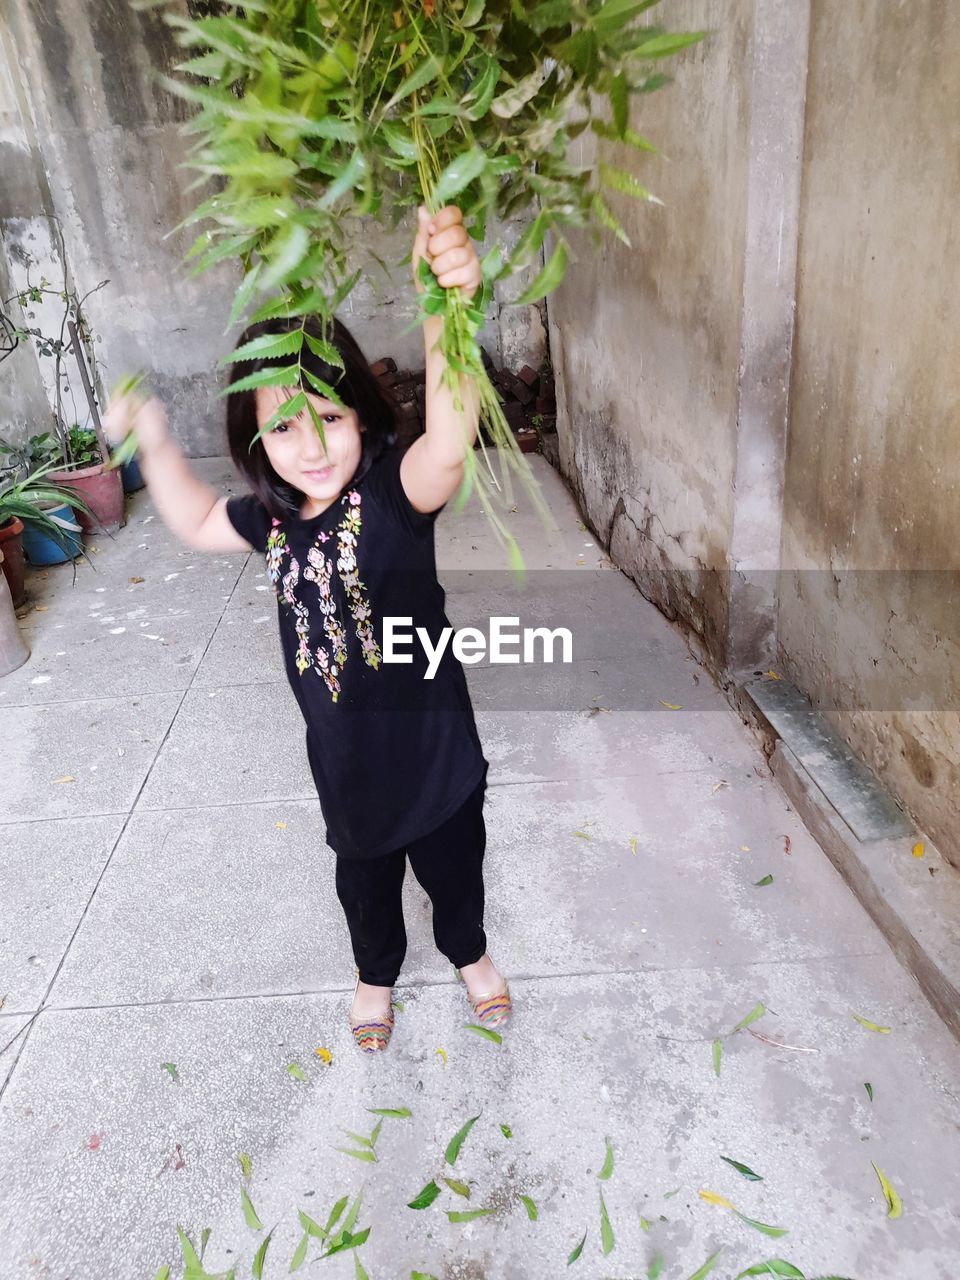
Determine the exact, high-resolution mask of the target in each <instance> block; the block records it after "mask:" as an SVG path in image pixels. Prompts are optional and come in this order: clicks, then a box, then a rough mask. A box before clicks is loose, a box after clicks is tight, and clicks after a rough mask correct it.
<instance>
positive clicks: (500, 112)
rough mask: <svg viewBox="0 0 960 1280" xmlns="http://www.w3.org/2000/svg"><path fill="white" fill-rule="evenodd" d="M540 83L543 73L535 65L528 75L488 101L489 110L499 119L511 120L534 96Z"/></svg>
mask: <svg viewBox="0 0 960 1280" xmlns="http://www.w3.org/2000/svg"><path fill="white" fill-rule="evenodd" d="M542 83H543V74H542V72H541V69H540V67H537V68H536V69H535V70H534V71H531V72H530V74H529V75H526V76H524V77H523V79H522V80H518V81H517V83H516V84H515V85H512V86H511V88H509V89H507V91H506V92H505V93H501V94H500V96H499V97H497V98H494V100H493V101H492V102H491V103H490V110H491V111H492V112H493V114H494V115H495V116H499V117H500V119H501V120H511V119H512V118H513V117H514V116H515V115H518V114H519V112H521V111H522V110H523V108H524V107H525V106H526V105H527V103H528V102H529V101H530V100H531V99H532V98H535V97H536V95H537V91H538V90H539V88H540V86H541V84H542Z"/></svg>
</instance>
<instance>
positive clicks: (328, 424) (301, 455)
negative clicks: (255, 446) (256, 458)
mask: <svg viewBox="0 0 960 1280" xmlns="http://www.w3.org/2000/svg"><path fill="white" fill-rule="evenodd" d="M291 394H292V393H291V391H290V390H289V389H288V388H284V387H259V388H258V389H257V392H256V407H257V426H258V427H259V428H262V427H263V424H264V423H265V422H267V421H268V420H269V418H270V415H271V414H272V413H274V412H275V411H276V409H277V408H278V406H279V405H281V404H283V402H284V401H285V400H287V399H288V398H289V396H290V395H291ZM306 395H307V396H308V398H309V400H310V403H311V404H312V405H313V408H314V411H315V412H316V415H317V418H318V419H319V421H320V424H321V426H322V427H323V434H324V440H325V442H326V449H324V446H323V444H322V443H321V441H320V437H319V435H318V434H317V429H316V427H315V426H314V423H313V418H312V417H311V416H310V412H309V410H308V409H306V408H304V409H303V410H302V411H301V412H300V413H299V414H297V416H296V417H295V418H289V419H288V420H287V421H286V422H281V423H280V424H279V425H278V426H276V427H274V428H273V430H272V431H268V432H267V434H266V435H265V436H262V437H261V439H262V441H263V447H264V451H265V452H266V455H267V458H268V459H269V461H270V465H271V466H272V467H273V469H274V471H275V472H276V473H277V475H278V476H279V477H280V478H281V480H286V481H287V483H288V484H290V485H292V486H293V488H295V489H299V491H300V492H301V493H302V494H303V495H304V498H305V499H306V501H305V502H304V504H303V509H302V511H301V515H302V517H303V518H304V519H305V520H309V519H311V518H312V517H313V516H318V515H320V514H321V513H322V512H323V511H325V510H326V509H327V507H329V506H330V505H331V504H332V503H333V502H335V501H336V499H337V498H338V497H339V496H340V494H341V493H342V492H343V490H344V489H345V488H346V486H347V485H348V484H349V483H350V481H351V480H352V479H353V477H354V475H355V474H356V472H357V468H358V467H359V465H360V456H361V452H362V440H361V434H360V433H361V431H362V430H363V428H362V427H361V425H360V421H359V418H358V417H357V412H356V410H355V409H349V408H340V406H339V405H335V404H333V403H332V402H331V401H329V400H324V399H323V397H322V396H318V395H313V394H311V393H310V392H307V393H306Z"/></svg>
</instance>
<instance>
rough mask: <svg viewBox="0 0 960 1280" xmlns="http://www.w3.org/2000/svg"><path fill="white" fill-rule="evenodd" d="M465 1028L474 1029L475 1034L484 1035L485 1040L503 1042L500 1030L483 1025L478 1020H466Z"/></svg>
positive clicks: (467, 1029)
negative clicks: (493, 1029) (492, 1029)
mask: <svg viewBox="0 0 960 1280" xmlns="http://www.w3.org/2000/svg"><path fill="white" fill-rule="evenodd" d="M463 1026H464V1030H466V1031H472V1032H473V1033H474V1035H478V1036H482V1037H483V1038H484V1040H490V1041H492V1042H493V1043H494V1044H503V1036H502V1035H501V1034H500V1032H499V1031H491V1030H490V1028H489V1027H481V1026H479V1025H478V1024H477V1023H476V1022H465V1023H464V1024H463Z"/></svg>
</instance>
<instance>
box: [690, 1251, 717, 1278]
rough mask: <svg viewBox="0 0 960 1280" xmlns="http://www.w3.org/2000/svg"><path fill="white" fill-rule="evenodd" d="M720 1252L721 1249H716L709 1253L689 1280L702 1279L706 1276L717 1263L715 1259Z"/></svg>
mask: <svg viewBox="0 0 960 1280" xmlns="http://www.w3.org/2000/svg"><path fill="white" fill-rule="evenodd" d="M721 1252H722V1250H721V1249H718V1250H717V1251H716V1253H711V1255H710V1257H709V1258H708V1259H707V1260H706V1262H704V1263H703V1265H702V1266H700V1267H698V1268H697V1270H696V1271H695V1272H694V1273H693V1275H692V1276H690V1277H689V1280H704V1277H705V1276H708V1275H709V1274H710V1272H711V1271H712V1270H713V1268H714V1267H715V1266H716V1265H717V1259H718V1258H719V1257H720V1254H721Z"/></svg>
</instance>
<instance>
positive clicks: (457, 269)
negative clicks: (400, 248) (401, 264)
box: [410, 204, 481, 301]
mask: <svg viewBox="0 0 960 1280" xmlns="http://www.w3.org/2000/svg"><path fill="white" fill-rule="evenodd" d="M421 258H426V260H427V262H428V264H429V266H430V269H431V270H432V271H433V274H434V275H435V276H436V277H437V283H438V284H440V285H442V286H443V288H444V289H452V288H454V287H455V286H457V285H459V286H460V293H461V296H462V297H463V298H464V299H465V300H466V301H469V300H470V299H471V298H472V297H473V295H474V294H475V293H476V291H477V289H478V288H479V287H480V279H481V276H480V259H479V258H478V257H477V253H476V250H475V249H474V247H473V241H472V240H471V239H470V237H469V236H468V235H467V229H466V227H465V226H464V225H463V214H462V213H461V212H460V210H459V209H458V208H457V206H456V205H453V204H448V205H445V206H444V208H442V209H441V210H440V211H439V213H435V214H434V215H433V217H431V216H430V214H429V213H427V211H426V209H425V208H424V207H423V205H421V206H420V207H419V209H417V236H416V239H415V240H414V242H413V253H412V255H411V259H410V261H411V265H412V267H413V283H414V285H415V286H416V290H417V293H423V286H422V285H421V284H420V281H419V280H418V279H417V263H418V262H419V261H420V259H421Z"/></svg>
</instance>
